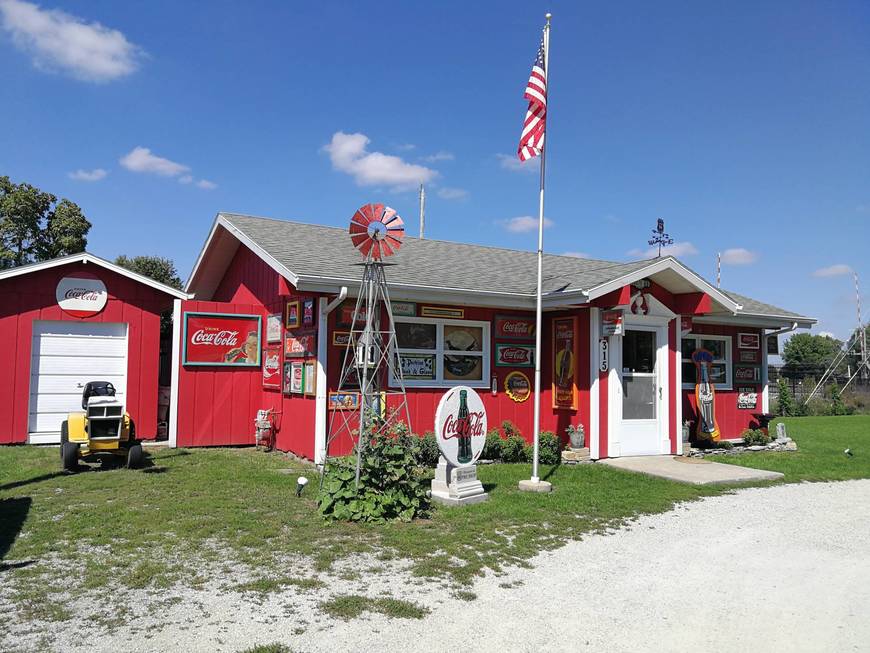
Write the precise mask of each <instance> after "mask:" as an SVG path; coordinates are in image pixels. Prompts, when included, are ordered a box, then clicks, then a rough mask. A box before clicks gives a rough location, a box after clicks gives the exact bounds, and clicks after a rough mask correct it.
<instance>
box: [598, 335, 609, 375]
mask: <svg viewBox="0 0 870 653" xmlns="http://www.w3.org/2000/svg"><path fill="white" fill-rule="evenodd" d="M609 367H610V344H609V343H608V342H607V338H599V339H598V371H599V372H606V371H607V370H608V368H609Z"/></svg>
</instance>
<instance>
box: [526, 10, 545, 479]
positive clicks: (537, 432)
mask: <svg viewBox="0 0 870 653" xmlns="http://www.w3.org/2000/svg"><path fill="white" fill-rule="evenodd" d="M551 18H552V14H549V13H548V14H547V15H546V19H547V24H546V25H544V75H545V77H546V80H547V91H548V94H549V85H550V19H551ZM547 112H548V114H549V103H548V106H547ZM547 117H548V118H549V115H548V116H547ZM548 142H549V134H547V138H545V140H544V146H543V147H542V148H541V189H540V195H539V198H538V287H537V297H536V305H535V399H534V401H535V404H534V420H535V425H534V436H533V438H534V439H533V440H532V477H531V479H529V480H528V481H520V489H521V490H532V491H535V492H549V491H550V489H551V485H550V483H548V482H546V481H541V478H540V476H538V451H539V441H540V436H541V358H542V357H541V332H542V331H543V329H542V326H543V324H542V322H543V313H542V309H541V279H542V277H543V268H544V175H545V172H546V159H547V143H548Z"/></svg>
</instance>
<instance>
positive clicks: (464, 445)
mask: <svg viewBox="0 0 870 653" xmlns="http://www.w3.org/2000/svg"><path fill="white" fill-rule="evenodd" d="M469 427H470V424H469V422H468V391H467V390H460V391H459V413H458V414H457V415H456V437H457V439H458V440H459V452H458V453H457V454H456V460H457V461H458V462H460V463H462V464H465V463H470V462H471V434H470V433H469Z"/></svg>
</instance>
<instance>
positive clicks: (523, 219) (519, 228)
mask: <svg viewBox="0 0 870 653" xmlns="http://www.w3.org/2000/svg"><path fill="white" fill-rule="evenodd" d="M497 222H498V224H500V225H501V226H503V227H504V228H505V229H507V230H508V231H510V232H511V233H515V234H523V233H526V232H528V231H535V230H537V228H538V219H537V218H535V217H533V216H531V215H521V216H519V217H516V218H508V219H506V220H498V221H497ZM552 226H553V221H552V220H550V218H544V227H545V228H546V227H552Z"/></svg>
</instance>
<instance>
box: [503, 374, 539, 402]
mask: <svg viewBox="0 0 870 653" xmlns="http://www.w3.org/2000/svg"><path fill="white" fill-rule="evenodd" d="M504 391H505V392H506V393H507V396H508V397H510V398H511V399H513V400H514V401H516V402H517V403H520V404H521V403H522V402H524V401H525V400H526V399H528V398H529V397H530V396H531V395H532V384H531V383H530V382H529V377H527V376H526V375H525V374H523V373H522V372H518V371H514V372H511V373H510V374H508V375H507V376H506V377H505V379H504Z"/></svg>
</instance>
